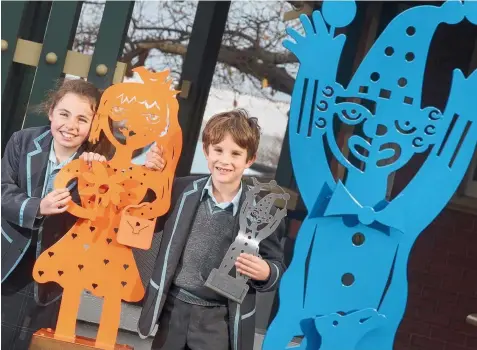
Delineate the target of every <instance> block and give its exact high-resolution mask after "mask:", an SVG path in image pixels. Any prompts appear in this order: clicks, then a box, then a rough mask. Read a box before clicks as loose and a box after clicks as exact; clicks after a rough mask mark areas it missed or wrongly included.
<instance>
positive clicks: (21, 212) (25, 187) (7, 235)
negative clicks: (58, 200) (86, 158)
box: [1, 126, 81, 303]
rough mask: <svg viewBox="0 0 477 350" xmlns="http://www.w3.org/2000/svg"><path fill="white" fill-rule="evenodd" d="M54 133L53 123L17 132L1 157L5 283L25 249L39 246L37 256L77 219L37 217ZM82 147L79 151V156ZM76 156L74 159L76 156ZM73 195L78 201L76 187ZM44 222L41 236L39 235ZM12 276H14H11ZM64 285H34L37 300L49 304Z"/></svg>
mask: <svg viewBox="0 0 477 350" xmlns="http://www.w3.org/2000/svg"><path fill="white" fill-rule="evenodd" d="M52 140H53V136H52V134H51V131H50V126H44V127H35V128H28V129H24V130H20V131H18V132H15V133H14V134H13V135H12V137H11V138H10V140H9V141H8V143H7V146H6V148H5V153H4V155H3V158H2V218H1V229H2V282H3V281H4V280H5V279H6V278H7V277H8V276H9V275H10V274H11V273H12V272H13V271H14V270H15V267H16V266H17V265H18V263H19V262H20V260H21V259H22V258H23V256H24V254H25V253H26V251H27V250H28V249H29V248H30V247H31V246H32V245H35V244H36V246H37V248H36V252H37V256H38V255H39V254H40V253H41V252H42V251H44V250H45V249H48V248H49V247H50V246H51V245H53V244H54V243H55V242H57V241H58V240H59V239H60V238H61V237H62V236H63V235H64V234H65V233H66V232H67V231H68V230H69V229H70V228H71V227H72V226H73V224H74V223H75V222H76V218H75V217H74V216H72V215H71V214H69V213H63V214H58V215H53V216H50V217H46V218H45V219H43V220H41V219H37V215H38V209H39V207H40V202H41V195H42V192H43V184H44V181H45V173H46V168H47V165H48V158H49V154H50V147H51V142H52ZM79 154H81V150H79V151H78V152H77V153H76V157H77V156H78V155H79ZM76 157H75V158H76ZM70 192H71V195H72V198H73V200H74V201H75V202H77V203H79V196H78V194H77V191H76V187H75V188H73V189H72V190H71V191H70ZM40 224H42V225H43V233H42V235H41V236H42V237H39V236H38V228H39V225H40ZM12 277H13V276H12ZM60 290H61V288H60V287H59V286H57V285H56V283H46V284H44V285H40V288H35V299H36V300H37V302H39V303H49V302H51V301H52V300H54V299H56V298H58V296H59V295H60V294H61V292H60Z"/></svg>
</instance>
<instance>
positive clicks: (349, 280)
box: [341, 272, 354, 287]
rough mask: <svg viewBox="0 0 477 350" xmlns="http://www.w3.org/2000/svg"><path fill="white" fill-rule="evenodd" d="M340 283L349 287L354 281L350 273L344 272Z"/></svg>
mask: <svg viewBox="0 0 477 350" xmlns="http://www.w3.org/2000/svg"><path fill="white" fill-rule="evenodd" d="M341 283H343V285H344V286H346V287H349V286H351V285H352V284H353V283H354V276H353V274H352V273H349V272H347V273H345V274H344V275H343V276H342V277H341Z"/></svg>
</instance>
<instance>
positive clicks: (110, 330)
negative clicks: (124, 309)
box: [95, 295, 121, 349]
mask: <svg viewBox="0 0 477 350" xmlns="http://www.w3.org/2000/svg"><path fill="white" fill-rule="evenodd" d="M120 318H121V298H120V297H117V296H115V295H113V296H105V297H104V302H103V312H102V313H101V320H100V321H99V329H98V335H97V337H96V344H95V346H96V347H98V348H100V349H114V346H115V344H116V338H117V336H118V329H119V321H120Z"/></svg>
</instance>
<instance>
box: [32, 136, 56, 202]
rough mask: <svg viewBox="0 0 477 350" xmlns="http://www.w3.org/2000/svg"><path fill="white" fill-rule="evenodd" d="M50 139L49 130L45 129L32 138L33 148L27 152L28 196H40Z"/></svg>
mask: <svg viewBox="0 0 477 350" xmlns="http://www.w3.org/2000/svg"><path fill="white" fill-rule="evenodd" d="M52 139H53V137H52V135H51V132H50V130H47V131H45V132H44V133H43V134H41V135H40V136H38V137H37V138H35V139H34V140H33V150H32V151H30V152H28V153H27V166H26V168H27V193H28V196H29V197H41V194H42V191H43V182H44V180H45V172H46V167H47V165H48V156H49V154H50V145H51V141H52Z"/></svg>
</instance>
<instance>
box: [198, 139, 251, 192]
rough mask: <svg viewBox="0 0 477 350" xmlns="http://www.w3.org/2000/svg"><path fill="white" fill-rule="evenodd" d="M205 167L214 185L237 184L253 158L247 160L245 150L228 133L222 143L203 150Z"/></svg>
mask: <svg viewBox="0 0 477 350" xmlns="http://www.w3.org/2000/svg"><path fill="white" fill-rule="evenodd" d="M204 154H205V158H206V159H207V166H208V168H209V171H210V173H211V175H212V179H213V180H214V182H215V183H221V184H237V185H238V183H239V182H240V180H241V179H242V175H243V172H244V171H245V169H248V168H249V167H250V166H251V165H252V164H253V162H254V161H255V157H253V158H252V159H250V160H247V150H246V149H245V148H242V147H240V146H239V145H237V144H236V143H235V141H234V139H233V138H232V136H231V135H230V134H229V133H226V134H225V137H224V139H223V140H222V141H220V142H219V143H217V144H215V145H209V146H208V148H207V149H205V148H204Z"/></svg>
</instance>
